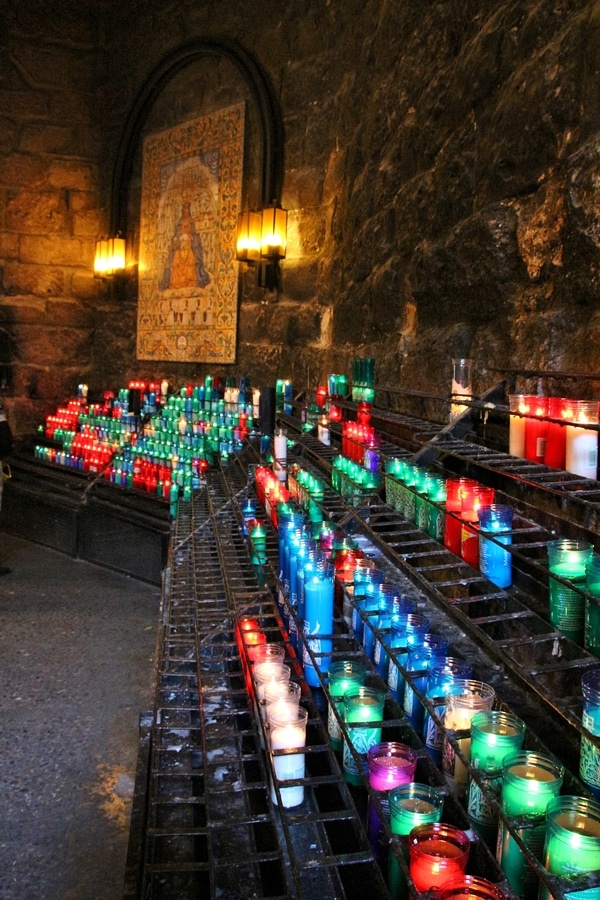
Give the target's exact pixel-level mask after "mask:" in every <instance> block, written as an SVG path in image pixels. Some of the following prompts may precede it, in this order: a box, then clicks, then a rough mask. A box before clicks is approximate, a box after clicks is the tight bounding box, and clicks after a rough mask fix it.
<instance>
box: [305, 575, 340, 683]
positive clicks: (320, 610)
mask: <svg viewBox="0 0 600 900" xmlns="http://www.w3.org/2000/svg"><path fill="white" fill-rule="evenodd" d="M333 571H334V570H333V565H332V564H331V563H324V564H323V565H321V566H319V567H318V568H317V570H316V571H314V572H313V573H312V574H311V575H310V577H309V578H307V579H306V580H305V582H304V628H303V648H302V663H303V666H304V677H305V679H306V682H307V684H309V685H310V686H311V687H319V686H320V684H321V682H320V680H319V676H318V673H317V671H316V668H315V664H316V666H318V668H319V670H320V672H322V673H326V672H327V671H328V669H329V664H330V661H331V652H332V649H333V641H332V635H333V588H334V576H333ZM307 646H309V647H310V649H311V650H312V652H313V654H315V663H313V661H312V659H311V657H310V654H309V653H308V650H307Z"/></svg>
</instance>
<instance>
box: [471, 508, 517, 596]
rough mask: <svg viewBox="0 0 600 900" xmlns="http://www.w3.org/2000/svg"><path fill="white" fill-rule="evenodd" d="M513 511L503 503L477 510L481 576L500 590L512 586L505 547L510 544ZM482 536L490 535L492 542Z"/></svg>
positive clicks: (510, 568)
mask: <svg viewBox="0 0 600 900" xmlns="http://www.w3.org/2000/svg"><path fill="white" fill-rule="evenodd" d="M513 514H514V511H513V509H512V507H511V506H507V505H506V504H503V503H495V504H494V503H492V504H490V505H489V506H482V507H480V509H479V529H480V534H479V568H480V570H481V573H482V575H485V577H486V578H489V580H490V581H491V582H492V583H493V584H495V585H497V586H498V587H500V588H507V587H510V585H511V584H512V556H511V554H510V552H509V551H508V550H504V549H503V547H502V546H501V545H504V546H506V545H507V544H511V543H512V536H511V535H510V533H509V532H510V531H511V529H512V523H513ZM484 534H490V535H491V536H492V537H493V538H494V540H493V541H491V540H488V539H486V538H485V537H484Z"/></svg>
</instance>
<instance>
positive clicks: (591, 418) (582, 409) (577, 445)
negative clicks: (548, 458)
mask: <svg viewBox="0 0 600 900" xmlns="http://www.w3.org/2000/svg"><path fill="white" fill-rule="evenodd" d="M574 421H575V423H579V424H580V425H587V424H592V423H593V424H597V423H598V404H597V403H586V402H585V401H582V402H581V403H580V404H578V408H576V409H575V412H574ZM566 430H567V435H566V445H567V447H566V462H565V467H566V470H567V472H571V474H573V475H581V477H582V478H592V479H594V480H595V479H596V478H597V476H598V432H597V431H592V430H590V429H589V428H578V427H577V424H574V425H567V426H566Z"/></svg>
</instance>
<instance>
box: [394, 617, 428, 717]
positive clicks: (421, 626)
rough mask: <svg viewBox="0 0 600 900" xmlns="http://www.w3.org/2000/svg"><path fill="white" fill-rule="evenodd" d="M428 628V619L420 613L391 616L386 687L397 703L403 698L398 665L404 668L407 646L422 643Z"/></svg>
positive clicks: (402, 679) (402, 681)
mask: <svg viewBox="0 0 600 900" xmlns="http://www.w3.org/2000/svg"><path fill="white" fill-rule="evenodd" d="M428 629H429V620H428V619H427V618H425V616H424V615H423V614H422V613H412V612H411V613H404V612H403V613H399V614H398V615H394V616H392V626H391V633H390V637H389V649H390V650H392V651H393V656H392V655H391V654H390V659H389V666H388V678H387V683H388V688H389V690H390V693H391V694H392V696H393V697H394V699H395V700H397V701H398V703H402V701H403V699H404V686H405V682H404V676H403V675H402V674H401V672H400V669H399V666H402V667H403V668H406V658H407V655H408V648H409V647H414V646H416V645H418V644H422V643H423V641H424V640H425V635H426V633H427V631H428Z"/></svg>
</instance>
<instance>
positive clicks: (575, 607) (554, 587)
mask: <svg viewBox="0 0 600 900" xmlns="http://www.w3.org/2000/svg"><path fill="white" fill-rule="evenodd" d="M592 553H593V547H592V545H591V544H588V543H586V542H585V541H572V540H569V539H567V538H559V539H558V540H555V541H550V543H549V544H548V565H549V571H550V576H552V575H558V576H559V577H560V578H564V579H566V580H567V581H570V582H573V584H574V585H576V584H579V585H580V587H581V588H583V587H584V582H585V578H586V564H587V562H588V560H589V558H590V557H591V556H592ZM548 588H549V607H550V608H549V613H550V616H549V617H550V621H551V623H552V624H553V625H554V626H555V627H556V628H557V629H558V630H559V631H560V632H561V633H562V634H564V635H566V636H567V637H568V638H571V640H573V641H575V642H576V643H578V644H581V643H582V641H583V634H584V625H585V599H584V596H583V592H582V591H581V590H576V589H573V588H570V587H568V585H565V584H563V583H562V582H560V581H557V579H556V578H552V577H550V578H549V579H548Z"/></svg>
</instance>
